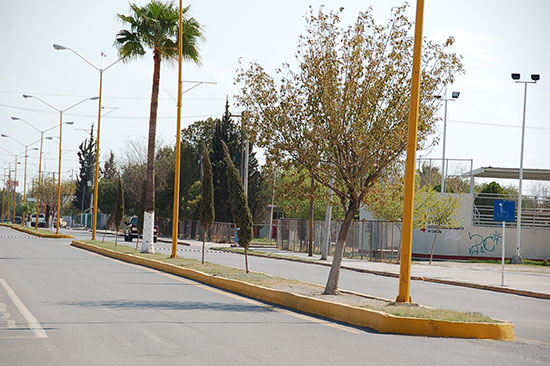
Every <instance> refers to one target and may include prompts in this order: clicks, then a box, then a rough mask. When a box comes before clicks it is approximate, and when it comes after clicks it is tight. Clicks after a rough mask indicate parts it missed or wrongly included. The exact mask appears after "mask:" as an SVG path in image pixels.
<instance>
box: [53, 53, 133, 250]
mask: <svg viewBox="0 0 550 366" xmlns="http://www.w3.org/2000/svg"><path fill="white" fill-rule="evenodd" d="M53 48H55V49H56V50H58V51H59V50H68V51H71V52H72V53H74V54H75V55H77V56H78V57H80V58H81V59H82V60H84V62H86V63H87V64H88V65H90V66H92V67H93V68H94V69H96V71H98V72H99V97H98V99H99V109H98V112H97V139H96V155H95V156H96V160H95V176H94V203H93V206H94V207H93V214H92V217H93V218H92V222H93V224H92V240H95V238H96V230H97V196H98V179H99V142H100V136H101V97H102V92H103V72H104V71H106V70H107V69H109V68H110V67H111V66H113V65H114V64H116V63H117V62H119V61H121V60H122V59H124V57H121V58H119V59H118V60H116V61H115V62H113V63H112V64H110V65H109V66H107V67H106V68H103V57H105V56H106V55H105V53H104V52H101V67H99V68H98V67H97V66H95V65H94V64H93V63H91V62H90V61H88V60H87V59H86V58H85V57H84V56H82V55H80V54H79V53H78V52H76V51H75V50H73V49H72V48H70V47H65V46H61V45H59V44H54V45H53Z"/></svg>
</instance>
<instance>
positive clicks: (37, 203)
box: [11, 116, 74, 229]
mask: <svg viewBox="0 0 550 366" xmlns="http://www.w3.org/2000/svg"><path fill="white" fill-rule="evenodd" d="M11 119H12V120H14V121H21V122H24V123H26V124H27V125H28V126H30V127H31V128H33V129H34V130H35V131H37V132H40V156H39V160H38V187H40V183H41V173H42V146H43V145H44V133H46V132H48V131H50V130H53V129H54V128H56V127H57V124H56V125H54V126H52V127H50V128H47V129H45V130H43V131H41V130H39V129H38V128H36V127H35V126H34V125H33V124H32V123H30V122H29V121H27V120H25V119H23V118H20V117H13V116H12V117H11ZM63 123H64V124H66V125H72V124H73V123H74V122H72V121H67V122H63ZM46 138H47V139H50V140H51V137H46ZM31 145H34V143H32V144H31ZM29 146H30V145H29ZM25 155H27V154H25ZM26 169H27V168H26V167H25V171H26ZM25 174H26V173H25ZM39 212H40V194H39V193H38V192H37V193H36V228H37V229H38V213H39ZM31 226H32V224H31Z"/></svg>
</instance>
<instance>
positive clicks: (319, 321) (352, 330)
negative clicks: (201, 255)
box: [106, 257, 362, 334]
mask: <svg viewBox="0 0 550 366" xmlns="http://www.w3.org/2000/svg"><path fill="white" fill-rule="evenodd" d="M106 258H107V259H108V260H110V261H113V262H116V263H123V264H126V265H128V266H130V267H134V268H139V269H142V270H145V271H148V272H153V273H156V274H160V275H161V276H165V277H169V278H172V279H174V280H176V281H180V282H183V283H186V284H189V285H194V286H197V287H200V288H202V289H205V290H207V291H210V292H215V293H218V294H221V295H225V296H227V297H231V298H234V299H237V300H240V301H243V302H246V303H249V304H252V305H256V306H262V307H265V308H269V309H271V310H273V311H276V312H278V313H281V314H285V315H288V316H291V317H295V318H298V319H302V320H306V321H310V322H312V323H317V324H321V325H325V326H327V327H330V328H334V329H338V330H340V331H344V332H348V333H352V334H361V333H362V332H361V331H359V330H357V329H355V328H352V327H349V326H346V325H341V324H338V323H333V322H331V321H329V320H323V319H318V318H315V317H312V316H309V315H305V314H300V313H297V312H294V311H291V310H287V309H283V308H278V307H276V306H274V305H267V304H264V303H263V302H259V301H256V300H252V299H249V298H247V297H243V296H240V295H236V294H233V293H231V292H227V291H224V290H220V289H217V288H214V287H210V286H207V285H203V284H201V283H199V282H195V281H193V280H189V279H186V278H184V277H180V276H176V275H173V274H171V273H166V272H161V271H159V270H156V269H153V268H148V267H144V266H138V265H135V264H133V263H128V262H124V261H119V260H117V259H114V258H110V257H106Z"/></svg>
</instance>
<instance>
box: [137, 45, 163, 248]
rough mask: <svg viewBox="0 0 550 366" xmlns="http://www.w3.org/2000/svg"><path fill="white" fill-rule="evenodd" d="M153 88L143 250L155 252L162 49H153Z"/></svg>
mask: <svg viewBox="0 0 550 366" xmlns="http://www.w3.org/2000/svg"><path fill="white" fill-rule="evenodd" d="M153 52H154V54H153V60H154V69H153V90H152V93H151V109H150V113H149V140H148V143H147V172H146V176H145V181H146V183H145V204H144V213H143V240H142V243H141V251H142V252H151V253H154V252H155V248H154V245H153V228H154V225H155V140H156V133H157V111H158V102H159V86H160V61H161V55H160V50H159V49H158V48H155V50H154V51H153Z"/></svg>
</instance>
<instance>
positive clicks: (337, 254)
mask: <svg viewBox="0 0 550 366" xmlns="http://www.w3.org/2000/svg"><path fill="white" fill-rule="evenodd" d="M357 209H359V200H355V201H352V202H350V205H349V207H348V210H347V211H346V216H345V218H344V222H343V223H342V227H341V228H340V232H339V233H338V239H337V241H336V248H335V249H334V257H333V259H332V266H331V267H330V272H329V275H328V280H327V284H326V285H325V291H324V292H323V294H324V295H336V294H337V293H338V281H339V280H340V266H341V265H342V257H343V256H344V249H345V246H346V238H347V236H348V231H349V227H350V226H351V223H352V222H353V217H354V216H355V213H356V212H357Z"/></svg>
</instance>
